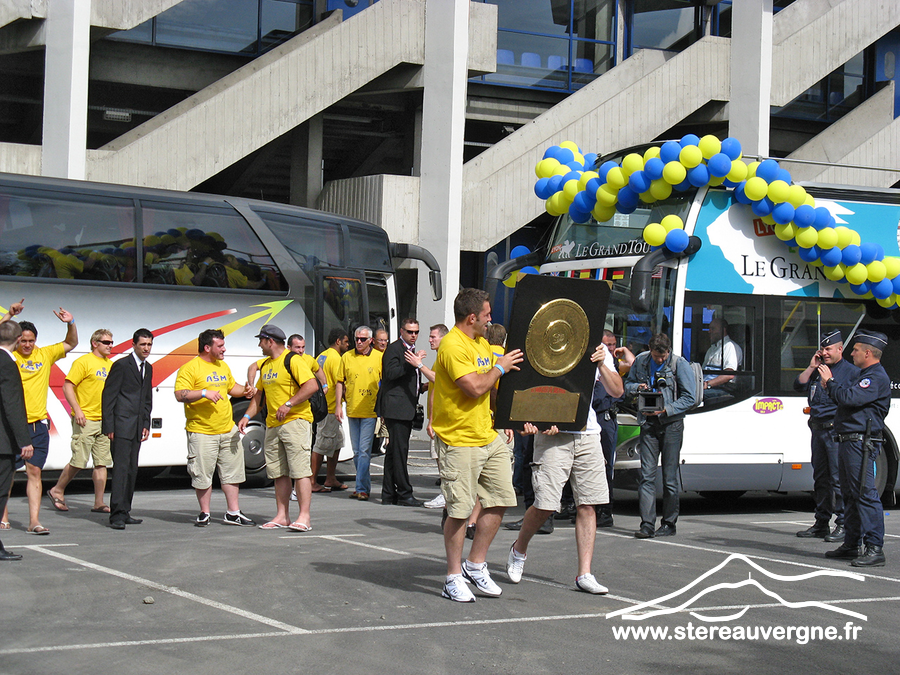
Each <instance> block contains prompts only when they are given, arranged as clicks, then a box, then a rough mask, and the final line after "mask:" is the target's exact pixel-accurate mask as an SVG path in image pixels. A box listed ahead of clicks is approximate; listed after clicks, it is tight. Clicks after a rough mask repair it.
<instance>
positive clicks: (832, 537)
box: [825, 525, 844, 543]
mask: <svg viewBox="0 0 900 675" xmlns="http://www.w3.org/2000/svg"><path fill="white" fill-rule="evenodd" d="M825 541H827V542H829V543H832V542H835V541H844V526H843V525H835V526H834V529H833V530H832V531H831V534H829V535H826V536H825Z"/></svg>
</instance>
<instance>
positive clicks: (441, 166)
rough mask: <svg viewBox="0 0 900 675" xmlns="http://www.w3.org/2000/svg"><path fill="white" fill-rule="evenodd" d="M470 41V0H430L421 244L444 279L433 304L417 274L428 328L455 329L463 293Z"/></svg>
mask: <svg viewBox="0 0 900 675" xmlns="http://www.w3.org/2000/svg"><path fill="white" fill-rule="evenodd" d="M468 40H469V1H468V0H426V3H425V66H424V72H423V74H424V83H425V91H424V97H423V102H422V155H421V156H422V163H421V173H420V175H421V183H420V192H419V243H420V245H422V246H424V247H425V248H427V249H428V250H430V251H431V252H432V253H433V254H434V256H435V258H437V261H438V263H439V264H440V266H441V271H442V273H443V279H444V298H443V300H442V301H441V303H434V302H431V301H430V291H429V290H428V285H427V278H428V275H427V274H425V273H422V274H420V275H419V280H420V281H419V317H418V318H419V322H420V324H421V325H423V326H426V327H427V326H429V325H432V324H435V323H445V324H447V325H448V326H452V325H453V299H454V298H455V297H456V294H457V292H458V290H459V246H460V243H459V242H460V232H461V228H462V175H463V137H464V131H465V117H466V115H465V113H466V77H467V75H468V71H467V57H468V51H469V49H468Z"/></svg>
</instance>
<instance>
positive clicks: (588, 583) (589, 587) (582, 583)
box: [575, 574, 609, 595]
mask: <svg viewBox="0 0 900 675" xmlns="http://www.w3.org/2000/svg"><path fill="white" fill-rule="evenodd" d="M575 585H576V586H578V590H580V591H584V592H585V593H593V594H594V595H606V594H607V593H609V589H608V588H607V587H606V586H601V585H600V584H599V583H597V580H596V579H595V578H594V575H593V574H582V575H581V576H580V577H575Z"/></svg>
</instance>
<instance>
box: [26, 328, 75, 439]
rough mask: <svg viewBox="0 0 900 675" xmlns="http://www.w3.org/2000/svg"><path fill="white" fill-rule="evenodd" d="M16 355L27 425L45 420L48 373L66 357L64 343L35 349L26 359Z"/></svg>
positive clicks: (48, 385) (48, 383) (48, 387)
mask: <svg viewBox="0 0 900 675" xmlns="http://www.w3.org/2000/svg"><path fill="white" fill-rule="evenodd" d="M13 353H14V354H15V355H16V365H17V366H19V376H20V377H21V378H22V388H23V389H24V390H25V412H27V413H28V423H29V424H31V423H32V422H39V421H40V420H45V419H47V391H48V390H49V389H50V371H51V370H52V369H53V364H54V363H56V362H57V361H59V360H60V359H62V358H65V356H66V350H65V347H64V343H62V342H57V343H56V344H55V345H50V346H49V347H35V348H34V351H32V352H31V356H29V357H28V358H26V357H24V356H22V355H21V354H20V353H19V352H13Z"/></svg>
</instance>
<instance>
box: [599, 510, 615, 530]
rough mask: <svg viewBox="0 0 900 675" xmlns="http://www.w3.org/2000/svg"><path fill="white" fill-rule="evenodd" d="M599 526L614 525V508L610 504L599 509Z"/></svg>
mask: <svg viewBox="0 0 900 675" xmlns="http://www.w3.org/2000/svg"><path fill="white" fill-rule="evenodd" d="M597 527H613V514H612V509H610V508H609V507H608V506H601V507H600V508H598V509H597Z"/></svg>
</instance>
